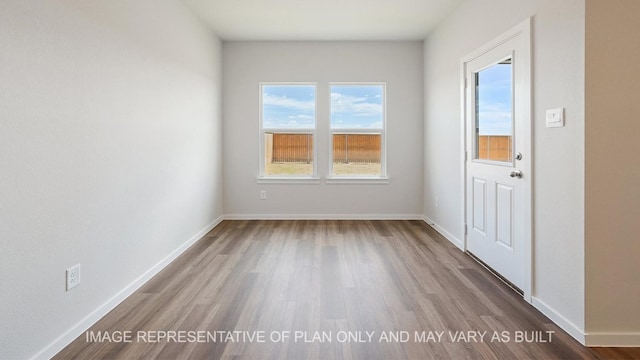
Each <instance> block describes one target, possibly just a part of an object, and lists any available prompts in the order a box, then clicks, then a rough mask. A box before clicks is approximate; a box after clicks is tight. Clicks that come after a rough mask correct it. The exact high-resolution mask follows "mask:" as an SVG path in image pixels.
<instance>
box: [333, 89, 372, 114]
mask: <svg viewBox="0 0 640 360" xmlns="http://www.w3.org/2000/svg"><path fill="white" fill-rule="evenodd" d="M367 100H368V99H367V98H366V97H355V96H349V95H343V94H340V93H331V111H332V112H334V113H351V114H353V115H354V116H374V115H382V105H381V104H376V103H371V102H368V101H367Z"/></svg>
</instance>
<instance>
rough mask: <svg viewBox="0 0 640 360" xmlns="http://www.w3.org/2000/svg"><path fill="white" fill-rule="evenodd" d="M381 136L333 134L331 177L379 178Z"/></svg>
mask: <svg viewBox="0 0 640 360" xmlns="http://www.w3.org/2000/svg"><path fill="white" fill-rule="evenodd" d="M380 141H381V134H337V133H334V134H333V175H342V176H380V174H381V166H380Z"/></svg>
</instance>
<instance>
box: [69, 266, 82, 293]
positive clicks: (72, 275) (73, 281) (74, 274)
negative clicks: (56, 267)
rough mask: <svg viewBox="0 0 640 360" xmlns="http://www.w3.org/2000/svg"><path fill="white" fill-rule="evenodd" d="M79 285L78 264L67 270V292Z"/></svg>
mask: <svg viewBox="0 0 640 360" xmlns="http://www.w3.org/2000/svg"><path fill="white" fill-rule="evenodd" d="M78 284H80V264H77V265H74V266H72V267H70V268H68V269H67V291H69V290H71V289H73V288H74V287H76V286H78Z"/></svg>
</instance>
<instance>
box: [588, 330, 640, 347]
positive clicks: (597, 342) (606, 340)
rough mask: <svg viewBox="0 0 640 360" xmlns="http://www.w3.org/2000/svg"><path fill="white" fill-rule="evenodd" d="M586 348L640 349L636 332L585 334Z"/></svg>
mask: <svg viewBox="0 0 640 360" xmlns="http://www.w3.org/2000/svg"><path fill="white" fill-rule="evenodd" d="M585 340H586V341H585V345H586V346H603V347H610V346H616V347H640V333H638V332H619V333H614V332H608V333H605V332H593V333H587V334H585Z"/></svg>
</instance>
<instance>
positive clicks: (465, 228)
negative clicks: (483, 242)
mask: <svg viewBox="0 0 640 360" xmlns="http://www.w3.org/2000/svg"><path fill="white" fill-rule="evenodd" d="M464 234H465V235H467V224H464Z"/></svg>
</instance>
